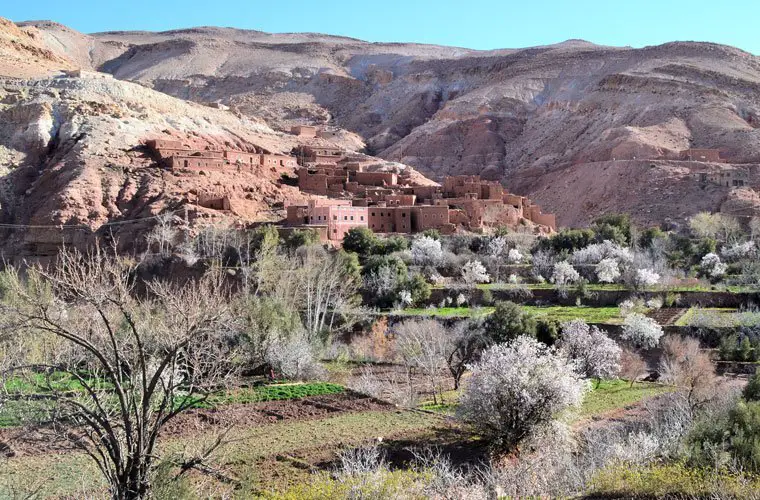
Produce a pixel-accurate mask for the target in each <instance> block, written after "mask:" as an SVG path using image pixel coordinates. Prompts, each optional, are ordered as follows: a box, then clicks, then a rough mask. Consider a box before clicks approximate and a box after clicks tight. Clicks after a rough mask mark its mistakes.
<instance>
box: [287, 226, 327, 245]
mask: <svg viewBox="0 0 760 500" xmlns="http://www.w3.org/2000/svg"><path fill="white" fill-rule="evenodd" d="M316 243H319V234H317V232H316V231H314V230H313V229H296V230H294V231H291V232H289V233H288V235H287V236H286V237H285V247H286V248H287V249H289V250H296V249H297V248H301V247H303V246H308V245H314V244H316Z"/></svg>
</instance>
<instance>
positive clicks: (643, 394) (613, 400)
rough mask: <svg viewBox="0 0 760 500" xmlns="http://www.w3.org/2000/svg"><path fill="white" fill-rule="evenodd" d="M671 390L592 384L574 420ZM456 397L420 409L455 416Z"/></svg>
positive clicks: (451, 395) (642, 385)
mask: <svg viewBox="0 0 760 500" xmlns="http://www.w3.org/2000/svg"><path fill="white" fill-rule="evenodd" d="M671 390H672V389H671V388H670V387H668V386H665V385H660V384H652V383H649V382H637V383H635V384H633V386H632V387H631V383H630V382H628V381H625V380H603V381H601V382H600V383H599V385H598V386H597V384H596V382H592V385H591V390H590V391H589V392H588V394H586V397H585V398H584V399H583V403H582V404H581V407H580V408H579V409H578V410H577V411H575V412H573V414H572V420H575V421H578V420H583V419H586V418H591V417H595V416H598V415H601V414H603V413H606V412H608V411H611V410H615V409H618V408H625V407H626V406H629V405H631V404H634V403H637V402H639V401H641V400H643V399H646V398H650V397H653V396H657V395H658V394H664V393H666V392H668V391H671ZM456 397H457V395H456V393H454V392H453V391H450V392H449V393H447V396H446V398H445V401H446V402H445V403H442V404H437V405H434V404H433V402H432V401H426V402H424V403H422V404H421V405H420V408H422V409H424V410H429V411H434V412H438V413H442V414H445V415H454V414H455V413H456V407H457V403H456Z"/></svg>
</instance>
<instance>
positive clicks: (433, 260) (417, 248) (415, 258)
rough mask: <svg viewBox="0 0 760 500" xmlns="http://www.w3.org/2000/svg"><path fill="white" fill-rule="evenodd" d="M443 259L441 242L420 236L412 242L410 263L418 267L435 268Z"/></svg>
mask: <svg viewBox="0 0 760 500" xmlns="http://www.w3.org/2000/svg"><path fill="white" fill-rule="evenodd" d="M442 259H443V249H442V248H441V242H440V241H438V240H436V239H435V238H431V237H429V236H420V237H419V238H417V239H415V240H414V241H413V242H412V262H414V264H415V265H418V266H437V265H438V264H440V262H441V260H442Z"/></svg>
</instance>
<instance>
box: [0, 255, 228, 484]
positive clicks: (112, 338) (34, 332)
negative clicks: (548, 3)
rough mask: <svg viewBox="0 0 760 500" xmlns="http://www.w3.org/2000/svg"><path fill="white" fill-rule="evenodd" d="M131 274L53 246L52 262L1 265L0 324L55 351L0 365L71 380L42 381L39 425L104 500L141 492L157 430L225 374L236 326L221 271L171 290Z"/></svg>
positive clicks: (113, 262) (120, 262) (128, 267)
mask: <svg viewBox="0 0 760 500" xmlns="http://www.w3.org/2000/svg"><path fill="white" fill-rule="evenodd" d="M133 273H134V267H133V264H132V263H131V262H129V261H127V260H126V259H122V258H118V257H111V256H107V255H105V254H104V253H103V252H102V251H100V250H95V251H93V252H92V253H89V254H87V255H82V254H80V253H79V252H76V251H64V252H62V253H61V254H60V256H59V258H58V262H57V264H56V266H55V267H53V268H52V270H47V269H43V268H41V267H33V268H31V269H30V270H29V271H28V273H27V276H26V277H25V278H22V277H21V275H20V274H19V272H18V271H16V270H13V269H9V270H7V271H6V273H5V276H4V277H3V278H4V279H3V283H4V287H3V291H4V293H3V294H2V295H3V296H2V301H1V302H0V308H1V309H0V332H3V333H8V332H13V334H14V335H15V340H16V342H18V343H20V344H23V343H25V342H29V341H30V340H33V339H34V338H36V337H38V336H40V335H43V336H49V337H52V338H55V339H57V340H59V341H60V342H61V346H63V347H64V348H65V352H64V354H65V355H55V356H50V357H49V358H48V359H47V360H33V361H35V362H34V363H32V364H30V363H28V362H27V360H26V359H18V360H16V363H15V366H14V367H12V368H11V369H12V370H14V372H15V373H22V372H27V373H29V372H35V373H40V372H45V373H50V372H56V373H64V374H66V376H67V377H70V379H71V380H73V381H75V382H76V383H77V384H78V385H79V386H80V387H81V390H74V391H72V390H70V389H67V388H64V389H62V388H61V387H59V386H56V385H55V384H49V385H48V386H47V387H46V388H45V389H46V392H47V394H48V398H49V401H50V403H51V406H50V408H51V409H50V411H49V412H48V414H47V415H46V417H45V418H44V419H43V420H47V421H46V422H44V423H45V424H47V425H45V426H44V428H45V429H49V430H52V431H53V432H56V433H60V434H62V435H64V436H65V437H66V438H67V439H69V440H70V441H71V442H72V444H74V445H75V446H77V447H78V448H80V449H82V450H83V451H84V452H85V453H86V454H87V455H89V456H90V457H91V458H92V459H93V460H94V461H95V462H96V464H97V466H98V467H99V469H100V471H101V472H102V473H103V475H104V477H105V479H106V480H107V482H108V484H109V488H110V492H111V495H112V497H113V498H116V499H133V498H145V497H147V496H148V495H149V492H150V489H151V479H150V478H151V473H152V469H153V466H154V465H155V464H156V463H157V459H156V449H155V447H156V441H157V439H158V436H159V433H160V431H161V429H162V428H163V427H164V425H165V424H166V423H167V422H169V421H170V420H171V419H173V418H174V417H176V416H177V415H178V414H180V413H182V412H183V411H185V410H187V409H188V408H191V407H193V406H195V405H196V404H197V403H198V402H199V401H202V400H203V399H205V398H206V397H207V395H208V394H209V391H211V390H213V389H215V388H217V387H219V385H220V384H221V383H222V382H223V381H225V380H226V379H227V377H228V376H229V375H230V373H231V370H232V366H233V365H232V363H231V357H232V356H233V355H234V352H233V350H234V348H233V347H231V346H234V342H233V341H232V339H231V336H232V335H234V334H235V333H236V325H235V322H234V321H233V318H232V315H231V314H229V312H230V306H229V302H230V297H229V294H228V293H227V290H226V287H225V286H224V283H223V280H222V275H221V274H219V273H214V272H212V273H209V274H207V275H205V276H204V277H203V278H201V279H200V280H199V281H197V282H190V283H187V284H185V285H183V286H181V287H177V286H172V285H169V284H166V283H161V282H151V283H148V284H147V290H145V291H143V292H142V293H139V294H138V293H137V292H136V290H135V286H136V285H135V282H134V280H133V278H132V277H133V276H134V274H133ZM40 423H43V422H40Z"/></svg>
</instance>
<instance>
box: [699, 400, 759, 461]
mask: <svg viewBox="0 0 760 500" xmlns="http://www.w3.org/2000/svg"><path fill="white" fill-rule="evenodd" d="M689 444H690V450H691V457H692V459H693V460H694V461H696V462H697V463H699V464H700V465H709V466H718V467H720V466H729V465H730V466H734V467H738V468H740V469H744V470H749V471H752V472H757V471H760V402H756V401H752V402H744V401H739V403H737V404H736V406H735V407H734V408H732V409H731V410H730V411H729V412H728V415H727V416H726V417H725V418H715V417H713V418H710V419H703V421H701V422H700V423H699V425H697V426H696V427H695V429H694V431H692V433H691V434H690V435H689Z"/></svg>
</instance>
